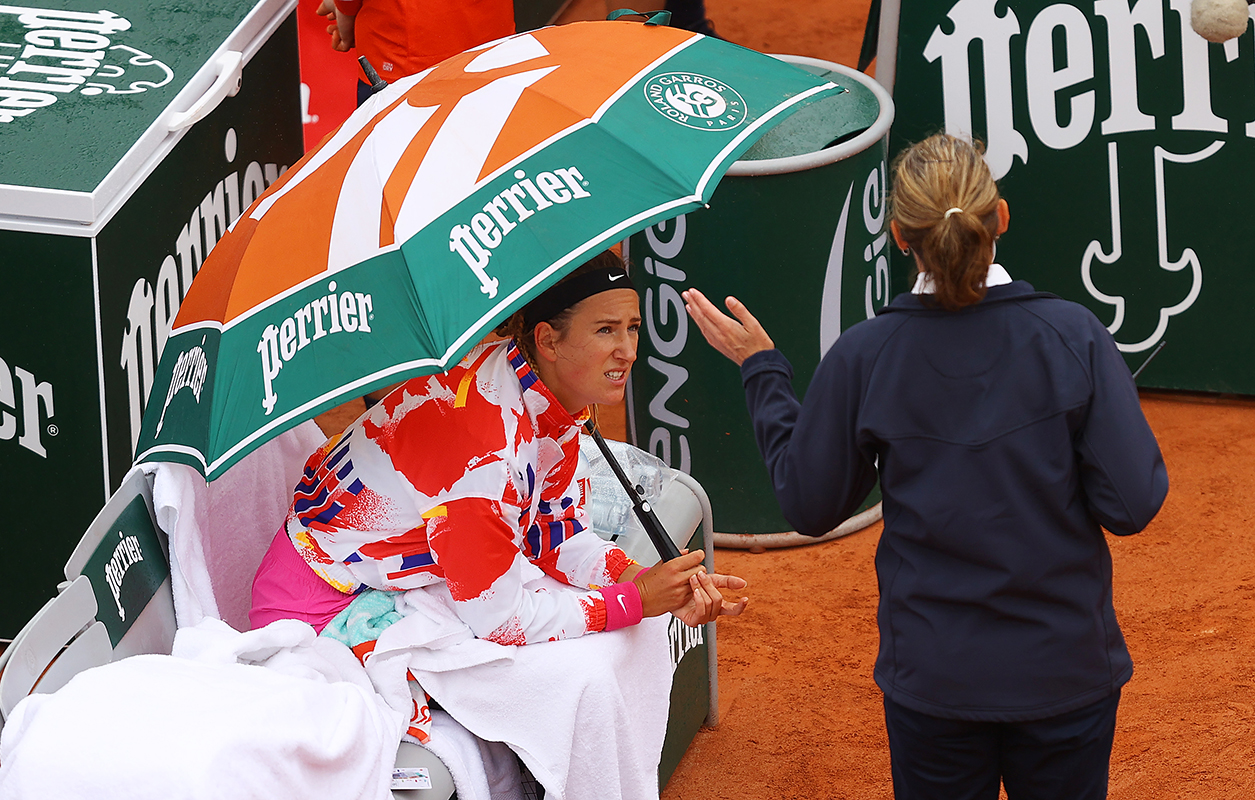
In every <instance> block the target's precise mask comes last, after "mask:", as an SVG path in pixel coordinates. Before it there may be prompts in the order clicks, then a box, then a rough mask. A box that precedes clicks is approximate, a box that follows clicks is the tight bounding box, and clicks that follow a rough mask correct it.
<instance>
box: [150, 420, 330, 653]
mask: <svg viewBox="0 0 1255 800" xmlns="http://www.w3.org/2000/svg"><path fill="white" fill-rule="evenodd" d="M324 441H326V436H324V435H323V433H322V431H321V430H320V429H319V428H318V425H316V424H315V423H314V422H313V421H312V420H311V421H307V422H304V423H302V424H301V425H298V426H297V427H295V428H293V429H292V430H290V431H288V432H286V433H284V434H282V435H280V436H277V437H275V438H274V439H272V440H271V441H269V442H267V443H266V444H264V445H262V446H261V447H259V448H258V449H257V450H255V451H253V452H252V453H250V454H249V455H247V456H246V457H244V458H243V459H241V460H240V462H239V463H238V464H236V465H235V466H233V467H231V469H229V470H227V472H226V474H224V475H223V476H222V477H221V478H219V479H218V480H216V481H214V482H213V483H210V484H206V483H205V479H204V478H202V477H201V476H200V474H199V473H198V472H196V470H194V469H192V468H191V467H188V466H184V465H182V464H174V463H153V464H141V465H140V466H139V467H136V469H142V470H143V471H144V472H146V473H151V474H155V476H156V477H155V478H154V481H153V505H154V506H155V509H156V512H157V523H158V524H159V525H160V526H161V528H162V529H163V530H165V531H166V532H167V533H169V534H170V561H171V566H172V570H171V572H172V576H171V577H172V585H171V588H172V589H173V593H174V612H175V619H177V620H178V623H179V627H187V626H190V625H197V624H199V623H200V621H201V620H203V619H205V618H206V617H210V618H215V619H221V620H225V621H226V622H227V623H228V624H230V625H231V626H232V627H234V628H236V629H237V630H247V629H248V627H249V623H248V610H249V607H250V606H251V605H252V598H253V575H254V574H256V572H257V565H258V564H260V563H261V559H262V556H263V555H265V553H266V548H268V547H269V546H270V542H271V540H273V539H274V535H275V531H277V530H279V525H280V524H281V523H282V522H283V518H284V515H286V514H287V511H288V506H289V505H291V503H292V489H293V487H294V486H296V484H297V481H298V480H300V476H301V470H302V469H303V468H304V466H305V460H306V459H308V458H309V456H310V454H311V453H313V452H314V450H315V449H317V448H318V446H319V445H321V444H322V443H323V442H324Z"/></svg>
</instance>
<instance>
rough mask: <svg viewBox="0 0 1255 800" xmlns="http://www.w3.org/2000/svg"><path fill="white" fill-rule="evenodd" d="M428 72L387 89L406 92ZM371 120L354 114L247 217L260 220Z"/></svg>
mask: <svg viewBox="0 0 1255 800" xmlns="http://www.w3.org/2000/svg"><path fill="white" fill-rule="evenodd" d="M429 72H431V70H426V71H424V72H420V73H419V74H417V75H412V76H410V77H408V78H404V79H402V80H400V81H398V82H397V83H394V84H393V85H392V86H390V87H388V88H389V89H390V90H391V89H396V90H397V91H408V90H409V88H410V87H411V86H413V85H414V84H416V83H418V82H419V81H421V80H422V79H423V78H425V77H427V74H428V73H429ZM378 97H379V96H378V95H376V96H375V97H374V98H371V99H372V100H377V99H378ZM373 119H374V117H371V116H368V115H365V114H361V115H358V114H354V115H353V116H351V117H349V118H348V119H347V120H345V121H344V123H343V124H342V125H341V126H340V127H339V128H337V129H336V132H335V133H334V134H332V136H331V138H330V139H329V140H327V141H326V142H324V143H323V145H322V146H321V147H319V148H318V150H317V151H316V152H315V153H314V154H313V156H311V157H310V159H309V161H307V162H305V163H304V164H303V165H302V166H301V167H300V169H298V170H296V172H295V174H293V175H292V176H291V177H289V178H288V180H287V182H286V183H284V184H283V186H281V187H279V189H278V191H275V192H274V193H272V194H269V195H266V196H265V197H262V198H261V199H260V200H259V201H258V202H257V207H256V208H254V209H253V213H251V214H249V216H250V217H251V218H252V219H261V218H262V217H263V216H264V215H265V213H266V212H267V211H268V210H270V207H271V206H273V205H274V204H275V203H276V202H278V200H279V198H281V197H283V196H284V195H285V194H287V193H288V192H290V191H292V190H293V189H295V188H296V187H297V186H299V185H300V184H301V182H302V181H304V180H305V179H306V178H308V177H309V176H310V175H313V174H314V173H315V172H317V171H318V169H319V167H321V166H322V165H323V164H325V163H326V162H327V161H329V160H330V159H331V158H332V157H333V156H335V155H336V154H337V153H338V152H339V151H340V148H342V147H344V146H345V145H346V144H348V143H349V141H350V140H351V139H352V138H353V137H354V136H356V135H357V134H358V133H360V132H361V130H362V128H365V127H366V126H367V125H368V124H369V123H370V122H371V121H372V120H373Z"/></svg>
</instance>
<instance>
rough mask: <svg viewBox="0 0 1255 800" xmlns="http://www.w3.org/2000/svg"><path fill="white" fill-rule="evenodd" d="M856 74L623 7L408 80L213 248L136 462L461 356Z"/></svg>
mask: <svg viewBox="0 0 1255 800" xmlns="http://www.w3.org/2000/svg"><path fill="white" fill-rule="evenodd" d="M839 91H841V90H840V88H839V87H837V86H836V85H834V84H832V83H827V82H824V81H823V80H821V79H818V78H816V77H814V76H812V75H810V74H808V73H806V72H803V71H801V70H798V69H797V68H795V67H793V66H790V65H787V64H785V63H783V62H781V61H778V60H776V59H773V58H770V57H768V56H765V55H762V54H759V53H755V52H753V51H751V50H747V49H744V48H742V47H738V46H736V45H732V44H729V43H727V42H724V41H721V40H718V39H713V38H708V37H704V36H701V35H698V34H694V33H689V32H686V31H681V30H676V29H672V28H667V27H661V26H654V25H642V24H640V23H639V22H625V21H616V22H589V23H578V24H573V25H566V26H560V27H551V28H544V29H541V30H538V31H534V32H531V33H525V34H519V35H516V36H512V37H509V38H506V39H502V40H500V41H498V42H494V43H490V44H488V45H484V46H483V47H480V48H476V49H474V50H470V51H467V52H466V53H462V54H461V55H458V56H454V57H453V58H450V59H448V60H446V61H444V62H442V63H441V64H439V65H437V66H435V67H433V68H432V69H430V70H428V71H426V72H424V73H421V74H419V75H416V76H413V77H411V78H406V79H403V80H400V81H398V82H396V83H395V84H393V85H392V86H389V87H388V88H387V89H385V90H384V91H382V92H380V93H379V94H377V95H375V96H374V97H372V98H371V99H370V100H369V101H368V102H367V103H366V104H364V105H363V107H362V108H360V109H358V111H357V112H355V113H354V114H353V115H352V116H351V117H350V118H349V119H348V120H347V121H346V122H345V123H344V125H342V126H341V127H340V129H339V130H337V131H336V132H335V133H334V134H332V135H331V136H330V137H328V139H327V140H325V141H324V142H323V143H322V144H321V145H320V146H319V147H318V148H317V149H315V150H313V151H311V152H310V153H308V154H307V155H306V156H305V157H304V158H303V159H302V160H301V161H300V162H298V163H297V164H296V165H295V166H293V167H292V168H291V169H290V170H288V171H287V172H286V173H285V174H284V175H283V176H282V177H281V178H280V179H279V180H278V181H276V182H275V183H274V185H272V186H271V187H270V189H269V190H268V191H267V192H266V193H265V194H264V195H262V196H261V197H259V198H258V199H257V201H256V202H255V203H254V204H253V205H252V206H251V207H250V208H249V209H248V211H246V212H245V213H244V214H243V215H242V216H241V217H240V219H239V220H238V222H237V223H236V224H235V227H234V228H233V229H232V230H231V231H230V232H229V233H228V234H227V235H226V236H225V237H224V238H223V239H222V240H221V241H220V242H219V243H218V245H217V247H215V248H214V250H213V252H212V253H211V254H210V256H209V257H208V258H207V259H206V260H205V263H204V265H203V266H202V268H201V270H200V273H199V274H198V275H197V276H196V279H195V280H194V281H193V282H192V286H191V288H190V290H189V292H188V294H187V297H186V298H185V299H184V301H183V304H182V306H181V308H180V309H179V313H178V316H177V317H176V319H175V322H174V326H173V329H172V330H171V332H170V336H169V338H168V340H167V342H166V345H165V349H164V351H163V353H162V357H161V361H160V364H159V365H158V368H157V374H156V375H155V379H154V381H153V389H152V394H151V396H150V399H149V403H148V407H147V409H146V411H145V414H144V421H143V427H142V430H141V433H140V437H139V444H138V447H137V452H138V456H137V460H140V461H153V460H159V461H179V462H183V463H185V464H189V465H191V466H194V467H195V468H197V469H198V470H200V471H201V472H202V473H203V474H204V475H205V477H206V478H207V479H209V480H212V479H214V478H215V477H217V476H219V475H221V474H222V472H223V471H224V470H226V469H227V468H228V467H230V466H231V465H232V464H233V463H235V462H236V461H238V460H239V459H240V458H242V457H243V456H245V455H247V454H248V452H250V451H251V450H252V449H254V448H256V447H257V446H259V445H260V444H262V443H264V442H265V441H267V440H268V439H270V438H272V437H274V436H277V435H278V434H280V433H282V432H283V431H285V430H287V429H289V428H291V427H294V426H295V425H297V424H298V423H300V422H301V421H303V420H306V419H309V418H311V417H313V416H314V415H316V414H318V413H321V412H322V411H324V410H326V409H328V408H331V407H333V406H335V405H337V404H339V403H341V402H344V401H345V400H347V399H350V398H353V397H356V396H360V395H362V394H363V393H365V392H368V391H371V390H373V389H376V388H379V387H381V386H386V385H388V384H390V383H395V382H397V381H399V380H401V379H404V378H408V377H412V376H414V375H420V374H425V373H434V372H441V371H443V370H445V369H447V368H449V367H450V366H452V365H453V364H455V363H457V361H458V359H460V358H461V357H462V356H463V355H464V354H465V353H466V352H467V351H468V350H469V349H470V348H471V347H473V346H474V345H475V344H476V343H477V342H478V341H479V340H481V339H482V338H483V337H484V336H485V335H486V334H487V333H488V332H489V331H490V330H491V329H492V328H493V326H494V325H496V324H497V323H498V322H499V321H500V320H502V319H504V318H505V317H506V316H508V315H509V314H510V313H511V312H513V311H514V310H516V309H517V308H519V307H521V306H522V305H523V304H524V303H526V302H527V301H528V300H530V299H531V298H532V297H535V296H536V295H537V294H539V293H540V292H541V291H542V290H544V289H545V288H546V287H548V286H549V285H551V284H553V283H554V282H555V281H557V280H558V279H559V278H560V277H561V276H562V275H564V274H565V273H566V272H569V271H570V270H572V269H574V268H575V267H576V266H578V265H579V264H580V263H582V262H583V261H585V260H587V258H589V257H590V256H592V255H593V254H595V253H596V252H598V251H599V250H602V249H604V248H605V247H607V246H608V245H609V244H611V243H613V242H616V241H619V240H621V239H623V238H624V237H626V236H629V235H631V234H632V233H634V232H637V231H640V230H643V229H644V228H645V227H647V226H649V225H652V224H654V223H656V222H659V221H661V220H664V219H667V218H670V217H674V216H676V215H678V214H681V213H684V212H685V211H688V210H691V209H693V208H696V207H700V206H702V205H703V204H705V203H706V201H707V200H708V199H709V198H710V196H711V194H712V193H713V192H714V189H715V184H716V183H717V182H718V180H719V178H720V177H721V176H722V175H723V173H724V171H725V170H726V169H727V168H728V166H730V165H731V164H732V162H733V161H735V160H736V158H737V157H738V156H739V155H740V154H741V153H743V152H744V151H745V150H746V149H747V148H748V147H749V146H750V145H751V144H753V142H754V141H755V140H756V139H757V138H758V137H759V136H761V135H762V134H763V133H764V132H765V131H766V130H767V129H768V128H769V127H770V126H771V125H772V124H774V123H776V122H778V121H779V120H781V119H782V118H783V117H784V116H786V115H787V114H788V113H789V112H791V111H793V110H795V109H797V108H799V107H800V106H801V105H803V104H805V103H806V102H809V101H811V100H814V99H817V98H820V97H823V96H826V95H828V94H831V93H836V92H839Z"/></svg>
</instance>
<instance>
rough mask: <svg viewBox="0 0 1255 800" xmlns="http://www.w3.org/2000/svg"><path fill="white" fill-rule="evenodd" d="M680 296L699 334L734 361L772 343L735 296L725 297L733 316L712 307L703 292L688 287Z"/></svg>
mask: <svg viewBox="0 0 1255 800" xmlns="http://www.w3.org/2000/svg"><path fill="white" fill-rule="evenodd" d="M682 296H683V298H684V303H685V306H684V307H685V309H686V310H687V311H688V314H689V317H690V318H692V320H693V321H694V322H696V323H697V327H698V330H700V331H701V332H702V336H704V337H705V338H706V341H707V342H709V343H710V345H711V347H713V348H715V349H716V350H718V351H719V352H720V353H722V354H723V355H725V356H727V357H728V358H729V359H731V360H732V361H733V362H735V363H736V364H738V365H740V364H741V363H742V362H744V361H745V359H747V358H749V357H750V356H752V355H753V354H754V353H757V352H759V351H761V350H770V349H772V348H773V347H775V343H774V342H772V340H771V337H770V336H768V335H767V332H766V331H765V330H764V329H763V326H762V325H761V324H759V322H758V319H757V318H756V317H755V316H754V315H753V314H751V313H750V310H749V309H748V308H746V307H745V304H744V303H742V302H741V301H739V300H737V299H736V298H735V297H727V298H725V299H724V303H725V304H726V305H727V306H728V309H729V310H730V311H732V313H733V314H735V315H736V319H733V318H732V317H729V316H728V315H727V314H724V313H723V312H722V311H720V310H719V309H717V308H715V306H714V304H713V303H711V302H710V300H708V299H707V298H706V295H704V294H702V293H701V292H700V291H698V290H697V289H688V290H686V291H685V292H683V293H682Z"/></svg>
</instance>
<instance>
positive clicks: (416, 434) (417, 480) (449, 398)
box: [285, 341, 634, 644]
mask: <svg viewBox="0 0 1255 800" xmlns="http://www.w3.org/2000/svg"><path fill="white" fill-rule="evenodd" d="M585 419H587V416H586V415H584V414H582V415H581V416H580V417H572V416H571V415H570V414H569V413H567V411H566V410H565V409H564V408H563V407H562V406H561V404H559V403H558V401H557V400H556V399H554V397H553V395H552V394H551V393H550V392H549V390H548V389H547V388H546V387H545V385H544V384H543V383H541V382H540V379H539V377H538V376H537V375H536V374H535V373H534V372H533V371H532V369H531V367H530V366H528V364H527V361H526V359H524V357H523V355H522V353H521V352H520V351H519V349H518V348H517V347H516V346H515V345H514V343H513V342H512V341H507V342H497V343H493V344H488V345H481V346H479V347H477V348H475V349H474V350H472V351H471V352H470V353H469V354H468V355H467V356H466V358H464V359H463V360H462V361H461V363H459V364H458V365H457V366H456V367H454V368H452V369H451V370H449V371H448V372H447V373H444V374H442V375H432V376H424V377H420V378H413V379H411V380H409V381H407V382H406V383H405V384H403V385H402V386H400V387H399V388H397V389H396V390H395V391H393V392H392V393H390V394H389V395H388V396H387V397H386V398H384V399H383V401H381V402H380V403H379V404H378V405H376V406H374V407H373V408H371V409H370V410H369V411H368V412H367V413H366V414H365V415H363V416H362V417H361V418H359V419H358V420H357V421H356V422H354V423H353V424H352V425H350V426H349V427H348V428H347V429H346V430H345V431H344V432H343V433H341V434H339V435H337V436H334V437H332V438H331V439H330V440H328V441H327V443H326V444H324V445H323V446H322V447H321V448H319V449H318V451H317V452H315V453H314V454H313V456H311V457H310V459H309V461H308V462H306V465H305V472H304V475H303V477H302V479H301V482H300V484H299V485H298V486H297V487H296V491H295V496H294V499H293V503H292V507H291V508H290V509H289V511H288V516H287V520H286V522H285V526H286V529H287V532H288V536H289V537H290V538H291V539H292V542H293V544H294V546H295V547H296V551H297V552H298V553H300V554H301V556H302V557H303V558H304V559H305V561H306V562H307V563H308V564H309V565H310V567H311V568H313V570H314V572H315V573H317V574H318V575H320V576H321V577H322V578H323V579H324V580H326V581H327V582H328V583H330V584H331V585H332V586H334V587H336V588H337V589H339V590H340V591H342V592H345V593H351V592H357V591H360V590H362V589H363V588H366V587H371V588H375V589H402V590H404V589H414V588H418V587H421V586H426V585H429V584H432V583H436V582H438V581H442V580H443V581H446V582H447V583H448V586H449V591H450V593H451V594H452V595H453V599H454V601H455V602H456V607H457V610H458V615H459V616H460V617H461V618H462V620H463V621H464V622H466V624H467V625H468V626H469V627H470V628H471V630H472V631H473V632H474V633H475V635H476V636H478V637H480V638H482V639H489V640H491V641H495V642H498V643H501V644H527V643H530V642H538V641H549V640H553V639H565V638H571V637H574V636H580V635H583V634H585V633H589V632H592V631H600V630H604V629H605V627H606V606H605V599H604V598H603V597H602V594H601V593H600V592H598V591H596V589H597V588H598V587H600V586H606V585H609V584H613V583H615V582H616V581H617V580H618V579H619V576H620V575H621V574H622V573H623V571H624V570H625V569H626V568H627V567H628V566H629V565H630V564H632V563H634V562H632V561H631V560H630V559H628V557H627V556H626V555H624V554H623V551H622V550H620V549H619V548H618V547H615V546H614V545H612V544H610V543H609V542H606V541H604V540H602V539H601V538H600V537H598V536H597V535H596V534H595V533H594V532H593V531H592V529H591V527H590V526H589V522H588V515H587V512H586V511H585V509H584V503H585V500H586V498H587V494H588V488H589V484H588V481H587V479H579V478H577V475H576V467H577V465H578V462H579V433H580V427H581V425H582V423H583V422H584V421H585ZM538 569H539V570H543V571H544V572H545V573H548V574H549V575H550V576H552V577H553V578H556V579H557V580H559V581H562V582H564V583H566V584H569V585H571V586H573V587H578V588H588V589H592V591H589V592H548V591H544V590H529V589H528V588H526V587H525V585H524V584H525V583H527V582H529V581H531V580H532V579H533V578H536V577H539V573H538V571H537V570H538Z"/></svg>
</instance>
